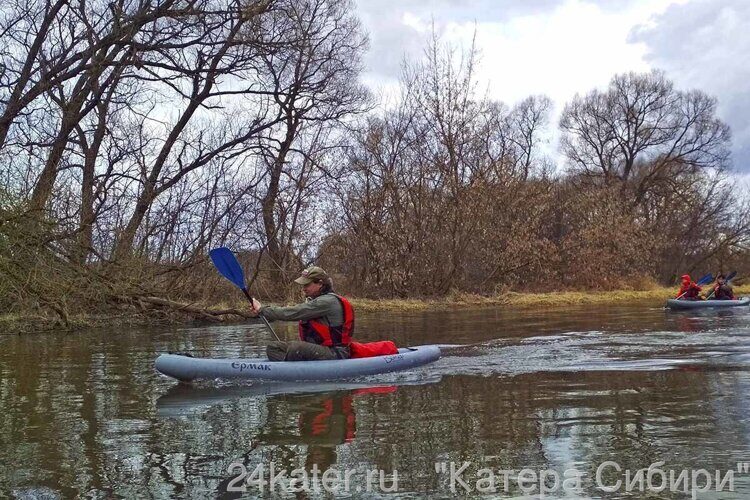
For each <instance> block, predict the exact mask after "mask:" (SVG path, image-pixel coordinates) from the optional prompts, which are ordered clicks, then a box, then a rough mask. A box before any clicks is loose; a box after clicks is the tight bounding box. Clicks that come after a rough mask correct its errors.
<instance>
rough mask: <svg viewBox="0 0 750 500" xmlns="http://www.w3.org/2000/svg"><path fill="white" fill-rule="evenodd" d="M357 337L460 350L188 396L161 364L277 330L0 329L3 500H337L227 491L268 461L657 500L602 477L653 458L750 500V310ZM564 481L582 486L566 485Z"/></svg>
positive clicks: (599, 315) (245, 348)
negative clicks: (379, 372) (348, 375)
mask: <svg viewBox="0 0 750 500" xmlns="http://www.w3.org/2000/svg"><path fill="white" fill-rule="evenodd" d="M280 330H281V333H283V334H285V335H288V336H289V338H292V336H293V331H292V330H291V329H288V330H284V329H283V328H280ZM0 333H1V332H0ZM357 334H358V337H359V338H360V339H367V340H374V339H377V338H393V339H395V340H396V341H397V343H398V344H400V345H418V344H428V343H436V344H446V345H447V346H446V347H445V348H444V349H443V353H444V355H443V358H442V359H441V360H440V361H438V362H437V363H434V364H432V365H428V366H426V367H423V368H421V369H418V370H414V371H410V372H403V373H399V374H390V375H384V376H379V377H370V378H366V379H360V380H354V381H347V382H337V383H322V384H310V383H297V384H289V383H285V384H275V385H274V384H244V385H243V384H240V385H238V384H227V383H222V382H219V381H204V382H200V383H197V384H194V385H193V386H180V385H178V384H176V383H175V382H174V381H172V380H170V379H168V378H166V377H163V376H160V375H159V374H157V373H156V372H155V371H154V369H153V362H154V359H155V357H156V356H157V355H158V353H161V352H166V351H181V352H190V353H192V354H194V355H197V356H215V357H240V356H241V357H257V356H261V355H262V353H263V345H264V341H266V340H268V338H269V336H268V334H267V333H266V332H265V331H264V329H263V327H261V326H260V325H249V326H248V325H241V326H218V327H217V326H212V327H196V328H163V329H154V330H139V331H133V330H129V331H120V330H105V331H95V332H88V333H84V334H70V335H66V334H56V335H51V334H50V335H46V334H45V335H36V336H24V337H17V336H10V335H1V334H0V497H5V496H12V497H19V498H69V497H86V498H144V497H149V498H186V497H187V498H215V497H226V498H232V497H239V496H242V497H248V498H251V497H256V496H266V497H270V496H272V494H273V496H281V497H283V496H290V497H297V498H312V497H319V496H325V495H326V493H325V491H324V490H320V488H319V491H317V492H316V491H310V492H303V493H294V492H291V491H290V490H289V489H288V488H289V487H291V486H295V485H294V484H292V485H290V484H289V483H288V481H287V482H286V483H277V485H278V486H277V488H276V489H275V490H274V491H270V490H269V486H268V481H265V482H264V483H265V484H264V490H263V491H262V492H261V490H260V489H259V486H260V485H259V484H258V482H257V481H256V482H253V483H251V484H250V485H249V486H247V491H246V492H245V493H241V492H228V491H227V490H228V488H230V487H232V486H235V485H241V482H242V481H241V478H240V479H237V478H238V476H241V475H242V474H243V470H246V471H247V473H248V476H250V475H251V473H252V472H253V471H254V470H256V471H260V470H261V469H263V470H264V473H265V476H264V477H265V479H270V478H268V477H267V476H268V472H269V470H270V467H271V466H272V465H273V466H274V467H275V470H276V471H277V472H278V471H280V470H285V471H287V472H288V473H290V474H291V472H292V471H293V470H294V469H298V468H301V469H302V470H304V471H307V472H308V474H309V475H308V479H310V480H312V474H313V473H314V472H315V470H316V469H317V470H319V471H320V476H322V473H323V472H324V471H326V470H330V471H332V472H336V471H338V472H340V473H341V476H342V478H343V476H344V474H345V473H347V471H349V472H348V473H349V474H351V475H350V476H349V477H350V481H349V483H348V490H346V489H344V488H345V483H343V482H342V483H340V484H339V487H340V488H341V489H339V490H338V494H340V495H342V496H347V495H348V496H349V497H355V498H358V497H362V496H367V497H368V498H369V497H378V496H400V497H404V498H414V497H430V498H448V497H451V496H454V492H452V491H451V489H450V488H451V480H450V469H449V468H450V462H455V463H456V467H461V466H462V465H463V463H464V462H466V463H468V465H467V467H466V469H465V470H464V472H463V474H462V475H461V477H462V478H463V479H464V481H465V482H466V483H467V484H468V485H469V486H471V487H472V488H475V487H476V486H477V481H478V480H479V479H481V478H482V477H485V478H487V477H490V476H489V473H488V472H486V471H485V472H482V473H480V472H479V469H482V468H488V469H489V470H490V471H492V474H494V477H495V492H494V494H491V493H488V497H492V496H495V497H497V496H521V495H524V494H530V495H532V496H533V495H536V494H538V493H539V492H540V489H539V488H540V487H539V484H540V483H539V479H538V476H537V478H536V479H528V480H527V481H526V482H524V481H523V478H524V477H528V476H523V474H524V473H520V474H521V475H522V477H519V471H520V470H521V469H524V468H527V469H531V470H532V471H535V472H534V474H536V473H538V472H539V471H554V472H555V473H557V474H559V476H560V483H561V484H560V486H559V487H558V488H557V491H556V492H554V493H549V494H548V496H569V497H605V498H619V497H625V496H629V497H631V498H632V497H645V496H647V495H648V491H645V492H643V491H639V490H638V487H637V485H635V486H634V487H635V491H632V492H630V493H628V492H627V491H625V485H624V484H623V485H622V486H621V488H619V489H618V490H617V491H606V490H603V489H601V488H599V487H598V486H600V485H602V484H604V485H605V486H612V487H614V486H613V485H615V484H616V481H617V480H618V479H620V480H622V481H623V483H624V482H625V479H626V478H625V470H626V469H629V470H631V471H633V473H635V471H636V470H637V469H642V468H646V467H648V466H649V465H650V464H652V463H654V462H664V465H662V466H661V468H662V469H663V470H665V471H669V470H673V471H675V476H677V475H678V474H679V472H681V471H682V470H683V469H687V470H691V469H707V470H708V471H710V472H711V475H712V480H715V476H714V474H715V471H716V470H720V471H722V477H724V474H725V473H726V471H729V470H734V471H735V478H734V490H735V491H734V492H731V491H727V486H726V485H725V486H724V491H722V492H715V491H714V492H705V493H699V494H697V495H696V496H697V497H698V498H748V497H750V480H749V479H748V478H749V477H750V476H749V475H748V474H747V473H745V472H744V470H742V465H741V463H744V462H750V419H749V418H748V417H749V415H748V410H749V409H750V393H749V392H748V389H750V308H747V307H745V308H741V309H737V310H725V311H706V312H697V313H696V312H670V311H664V310H663V309H661V308H660V307H654V306H653V305H648V304H646V305H638V306H628V307H612V308H607V309H600V310H593V309H591V308H584V307H581V308H575V309H571V310H565V311H562V310H556V311H551V312H550V311H547V312H544V311H539V310H528V311H522V312H511V311H505V310H495V309H482V310H472V311H466V310H460V311H449V310H446V311H440V312H427V313H413V314H391V313H389V314H374V315H367V316H365V315H360V317H359V318H358V323H357ZM607 461H611V462H616V463H617V465H618V466H619V467H621V468H622V472H617V471H616V469H615V468H614V466H613V465H611V464H610V465H606V467H605V468H603V469H602V471H603V474H602V475H601V480H602V481H601V482H600V483H597V481H596V479H595V477H596V471H597V468H598V467H599V466H600V465H601V464H603V463H606V462H607ZM738 463H740V469H741V472H737V467H738V465H737V464H738ZM233 464H234V465H233ZM442 467H445V471H446V472H443V469H442ZM566 470H567V471H569V472H570V471H574V472H575V473H579V474H580V475H581V479H580V484H575V482H573V483H568V486H569V487H568V488H562V480H563V479H564V478H565V476H564V474H565V471H566ZM368 471H374V474H373V475H371V476H370V477H371V479H370V482H369V484H370V487H371V490H372V491H371V492H369V493H364V492H363V490H365V489H366V487H367V486H366V485H367V484H368V480H367V474H368ZM381 471H382V473H381ZM501 471H513V472H510V473H507V472H505V473H503V472H501ZM667 473H668V472H667ZM297 474H298V476H297V477H302V476H301V474H302V472H301V471H298V472H297ZM371 474H372V473H371ZM381 474H382V484H381V482H380V479H381ZM480 474H483V475H480ZM544 474H545V475H547V476H548V477H547V478H546V479H545V487H546V488H548V489H550V488H551V489H554V481H552V479H551V478H552V476H551V475H550V474H551V473H550V472H545V473H544ZM532 477H533V476H532ZM567 477H572V476H567ZM504 478H507V481H508V482H507V490H506V485H505V484H504V482H503V479H504ZM254 479H257V476H256V477H255V478H254ZM519 479H521V484H520V485H519ZM705 482H706V481H705V478H703V477H701V478H700V480H699V484H700V485H704V484H705ZM320 484H321V483H318V486H320ZM329 484H331V483H329ZM653 484H654V485H655V486H656V487H658V486H659V481H658V480H656V481H655V482H654V483H653ZM454 485H455V486H457V487H458V489H457V493H462V494H468V495H471V496H475V495H478V494H479V493H478V492H477V491H476V490H474V491H472V492H471V493H466V492H465V491H464V490H463V487H462V486H461V484H460V483H458V484H456V483H455V481H454ZM534 485H535V486H534ZM296 486H298V487H300V488H301V486H304V483H297V484H296ZM309 486H310V487H311V488H312V487H313V486H315V485H314V484H313V483H309ZM480 486H482V487H484V488H486V487H487V482H485V483H480ZM521 486H524V487H526V489H525V490H524V489H522V488H521ZM483 491H484V492H488V491H489V490H487V489H485V490H483ZM653 495H656V496H658V497H662V498H685V497H690V496H691V493H690V492H688V493H685V492H684V491H683V492H670V491H669V490H668V489H667V490H666V491H662V492H659V493H653ZM653 495H652V496H653ZM329 496H330V495H329Z"/></svg>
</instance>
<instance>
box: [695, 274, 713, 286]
mask: <svg viewBox="0 0 750 500" xmlns="http://www.w3.org/2000/svg"><path fill="white" fill-rule="evenodd" d="M713 280H714V275H713V274H707V275H705V276H703V277H702V278H701V279H699V280H698V281H697V282H696V284H697V285H708V284H709V283H711V282H712V281H713Z"/></svg>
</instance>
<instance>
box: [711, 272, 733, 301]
mask: <svg viewBox="0 0 750 500" xmlns="http://www.w3.org/2000/svg"><path fill="white" fill-rule="evenodd" d="M713 295H714V296H713V297H712V298H713V299H714V300H735V297H734V289H733V288H732V285H730V284H729V283H727V277H726V276H724V275H723V274H720V275H719V277H718V278H716V286H715V287H714V294H713Z"/></svg>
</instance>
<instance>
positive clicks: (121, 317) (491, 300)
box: [0, 284, 750, 335]
mask: <svg viewBox="0 0 750 500" xmlns="http://www.w3.org/2000/svg"><path fill="white" fill-rule="evenodd" d="M674 293H675V288H674V287H670V288H653V289H650V290H616V291H609V292H594V291H585V292H581V291H565V292H549V293H519V292H506V293H503V294H499V295H494V296H483V295H475V294H468V293H453V294H450V295H449V296H447V297H445V298H441V299H382V300H375V299H366V298H351V302H352V305H353V306H354V308H355V309H356V311H357V312H360V313H367V312H383V311H392V312H408V311H429V310H436V309H449V308H462V309H470V308H477V307H513V308H540V309H552V308H565V307H570V306H579V305H599V306H606V305H617V304H625V303H634V302H636V303H643V304H652V305H653V304H663V302H664V301H665V300H667V299H668V298H672V297H674ZM735 294H737V296H748V295H750V284H747V285H743V286H737V287H735ZM186 307H190V308H191V309H200V308H201V307H203V308H205V310H207V311H215V310H229V309H236V310H239V311H244V310H246V309H247V302H245V301H244V300H240V299H239V298H238V299H237V300H235V301H234V302H231V303H221V304H202V305H199V304H190V305H189V306H186ZM223 319H224V321H226V322H233V321H243V320H242V319H240V318H239V317H238V316H225V317H224V318H223ZM206 322H207V321H206V319H205V318H202V317H200V315H197V316H196V315H195V314H192V313H183V312H180V311H179V310H164V311H161V312H160V313H159V314H146V313H143V312H136V311H134V312H133V313H132V314H118V315H106V316H103V315H76V316H72V317H70V318H68V323H67V324H62V323H61V321H60V318H59V317H56V316H51V315H50V316H45V315H39V314H35V315H22V314H3V315H0V335H15V334H26V333H38V332H44V331H50V330H54V331H75V330H82V329H86V328H100V327H105V326H109V327H125V326H148V325H155V324H157V325H158V324H191V323H206Z"/></svg>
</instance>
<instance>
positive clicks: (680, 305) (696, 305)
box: [667, 297, 750, 309]
mask: <svg viewBox="0 0 750 500" xmlns="http://www.w3.org/2000/svg"><path fill="white" fill-rule="evenodd" d="M746 305H750V297H742V298H740V299H737V300H677V299H669V300H667V307H668V308H670V309H703V308H713V307H736V306H746Z"/></svg>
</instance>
